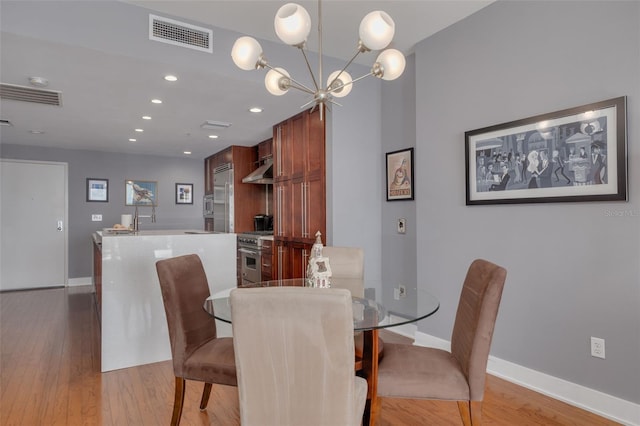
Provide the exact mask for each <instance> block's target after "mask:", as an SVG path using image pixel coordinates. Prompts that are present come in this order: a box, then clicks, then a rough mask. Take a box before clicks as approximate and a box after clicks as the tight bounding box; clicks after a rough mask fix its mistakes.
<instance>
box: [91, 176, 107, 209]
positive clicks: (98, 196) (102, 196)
mask: <svg viewBox="0 0 640 426" xmlns="http://www.w3.org/2000/svg"><path fill="white" fill-rule="evenodd" d="M87 201H92V202H99V203H108V202H109V179H95V178H87Z"/></svg>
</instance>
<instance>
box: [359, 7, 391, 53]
mask: <svg viewBox="0 0 640 426" xmlns="http://www.w3.org/2000/svg"><path fill="white" fill-rule="evenodd" d="M395 31H396V24H395V23H394V22H393V19H391V16H389V14H388V13H387V12H383V11H382V10H375V11H373V12H370V13H368V14H367V16H365V17H364V18H362V21H361V22H360V40H361V41H362V43H363V44H364V45H365V46H366V47H367V49H369V50H381V49H384V48H385V47H387V46H388V45H389V43H391V40H393V35H394V34H395Z"/></svg>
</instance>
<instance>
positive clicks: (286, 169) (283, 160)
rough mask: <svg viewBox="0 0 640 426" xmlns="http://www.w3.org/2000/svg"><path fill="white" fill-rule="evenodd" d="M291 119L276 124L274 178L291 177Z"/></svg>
mask: <svg viewBox="0 0 640 426" xmlns="http://www.w3.org/2000/svg"><path fill="white" fill-rule="evenodd" d="M289 122H290V119H289V120H286V121H284V122H282V123H280V124H278V125H276V126H275V128H274V130H273V151H274V152H273V156H274V170H275V173H274V180H275V181H279V180H287V179H289V178H290V177H291V164H292V159H291V152H292V140H291V127H290V126H289Z"/></svg>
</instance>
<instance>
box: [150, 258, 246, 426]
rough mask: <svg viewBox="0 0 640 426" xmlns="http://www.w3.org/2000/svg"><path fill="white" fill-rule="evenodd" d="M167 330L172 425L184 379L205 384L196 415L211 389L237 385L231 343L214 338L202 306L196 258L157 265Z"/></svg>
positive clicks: (204, 288)
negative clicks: (172, 387) (172, 379)
mask: <svg viewBox="0 0 640 426" xmlns="http://www.w3.org/2000/svg"><path fill="white" fill-rule="evenodd" d="M156 270H157V271H158V279H159V281H160V287H161V289H162V300H163V302H164V309H165V313H166V316H167V325H168V326H169V340H170V343H171V356H172V358H173V372H174V375H175V395H174V402H173V416H172V418H171V425H178V424H180V417H181V416H182V406H183V404H184V392H185V384H186V380H197V381H200V382H204V383H205V384H204V390H203V392H202V399H201V401H200V410H205V409H206V408H207V403H208V401H209V395H210V393H211V384H212V383H217V384H222V385H230V386H236V385H237V381H236V365H235V357H234V354H233V339H232V338H230V337H224V338H217V337H216V324H215V321H214V319H213V317H211V316H210V315H209V314H208V313H206V312H205V311H204V309H203V308H202V305H203V303H204V300H205V299H206V298H207V297H209V285H208V283H207V276H206V274H205V272H204V268H203V267H202V262H201V261H200V258H199V257H198V256H197V255H195V254H189V255H186V256H179V257H174V258H171V259H165V260H160V261H158V262H156Z"/></svg>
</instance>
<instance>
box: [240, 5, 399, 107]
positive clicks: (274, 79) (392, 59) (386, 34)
mask: <svg viewBox="0 0 640 426" xmlns="http://www.w3.org/2000/svg"><path fill="white" fill-rule="evenodd" d="M274 27H275V31H276V34H277V35H278V38H279V39H280V40H282V42H284V43H286V44H288V45H290V46H293V47H296V48H298V49H299V50H300V52H301V53H302V56H303V57H304V60H305V62H306V65H307V69H308V70H309V73H310V74H311V80H312V81H313V87H308V86H307V85H305V84H303V83H301V82H299V81H297V80H295V79H294V78H292V77H291V76H290V75H289V73H288V72H287V71H286V70H285V69H284V68H280V67H273V66H271V65H270V64H269V62H268V61H267V59H266V57H265V56H264V53H263V51H262V46H260V43H259V42H258V41H257V40H256V39H255V38H253V37H248V36H244V37H240V38H238V39H237V40H236V42H235V43H234V44H233V48H232V49H231V57H232V58H233V62H234V63H235V64H236V65H237V66H238V67H239V68H241V69H243V70H247V71H249V70H255V69H262V68H269V71H268V72H267V74H266V76H265V80H264V83H265V86H266V88H267V90H268V91H269V93H271V94H272V95H275V96H281V95H284V94H285V93H287V92H288V91H289V89H291V88H293V89H297V90H300V91H302V92H305V93H308V94H309V95H312V96H313V99H312V100H311V101H309V102H307V103H306V104H304V105H302V107H301V108H306V107H307V106H309V105H314V108H315V107H316V106H318V107H319V108H320V119H322V116H323V109H324V108H325V107H327V103H330V104H334V105H339V106H340V104H339V103H338V102H336V100H335V98H341V97H344V96H346V95H348V94H349V92H351V89H352V87H353V84H354V83H355V82H357V81H359V80H362V79H363V78H365V77H368V76H370V75H373V76H375V77H378V78H381V79H383V80H395V79H396V78H398V77H400V75H402V73H403V71H404V67H405V64H406V62H405V58H404V55H403V54H402V53H401V52H400V51H398V50H396V49H385V48H386V47H388V45H389V43H391V40H392V39H393V35H394V33H395V23H394V22H393V19H391V17H390V16H389V15H388V14H387V13H386V12H383V11H381V10H376V11H373V12H370V13H368V14H367V15H366V16H365V17H364V18H363V19H362V21H361V22H360V28H359V35H360V40H359V41H358V45H357V48H356V53H355V54H354V55H353V57H352V58H351V59H350V60H349V61H348V62H347V64H346V65H345V66H344V68H342V69H341V70H337V71H333V72H332V73H331V74H329V78H327V85H326V86H322V85H321V84H322V82H323V79H322V1H321V0H318V78H317V79H316V75H315V74H314V73H313V71H312V69H311V65H310V64H309V59H308V57H307V52H306V42H307V37H308V36H309V33H310V31H311V17H310V16H309V13H308V12H307V10H306V9H305V8H304V7H302V6H300V5H298V4H296V3H287V4H285V5H284V6H282V7H281V8H280V9H278V12H277V13H276V17H275V20H274ZM372 50H382V52H380V54H379V55H378V57H377V59H376V62H375V63H374V64H373V66H372V67H371V71H370V72H369V73H367V74H365V75H363V76H361V77H358V78H356V79H352V78H351V75H349V73H348V72H347V71H346V70H347V68H348V67H349V65H351V63H352V62H353V61H354V59H355V58H356V57H357V56H358V55H359V54H361V53H366V52H370V51H372Z"/></svg>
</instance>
